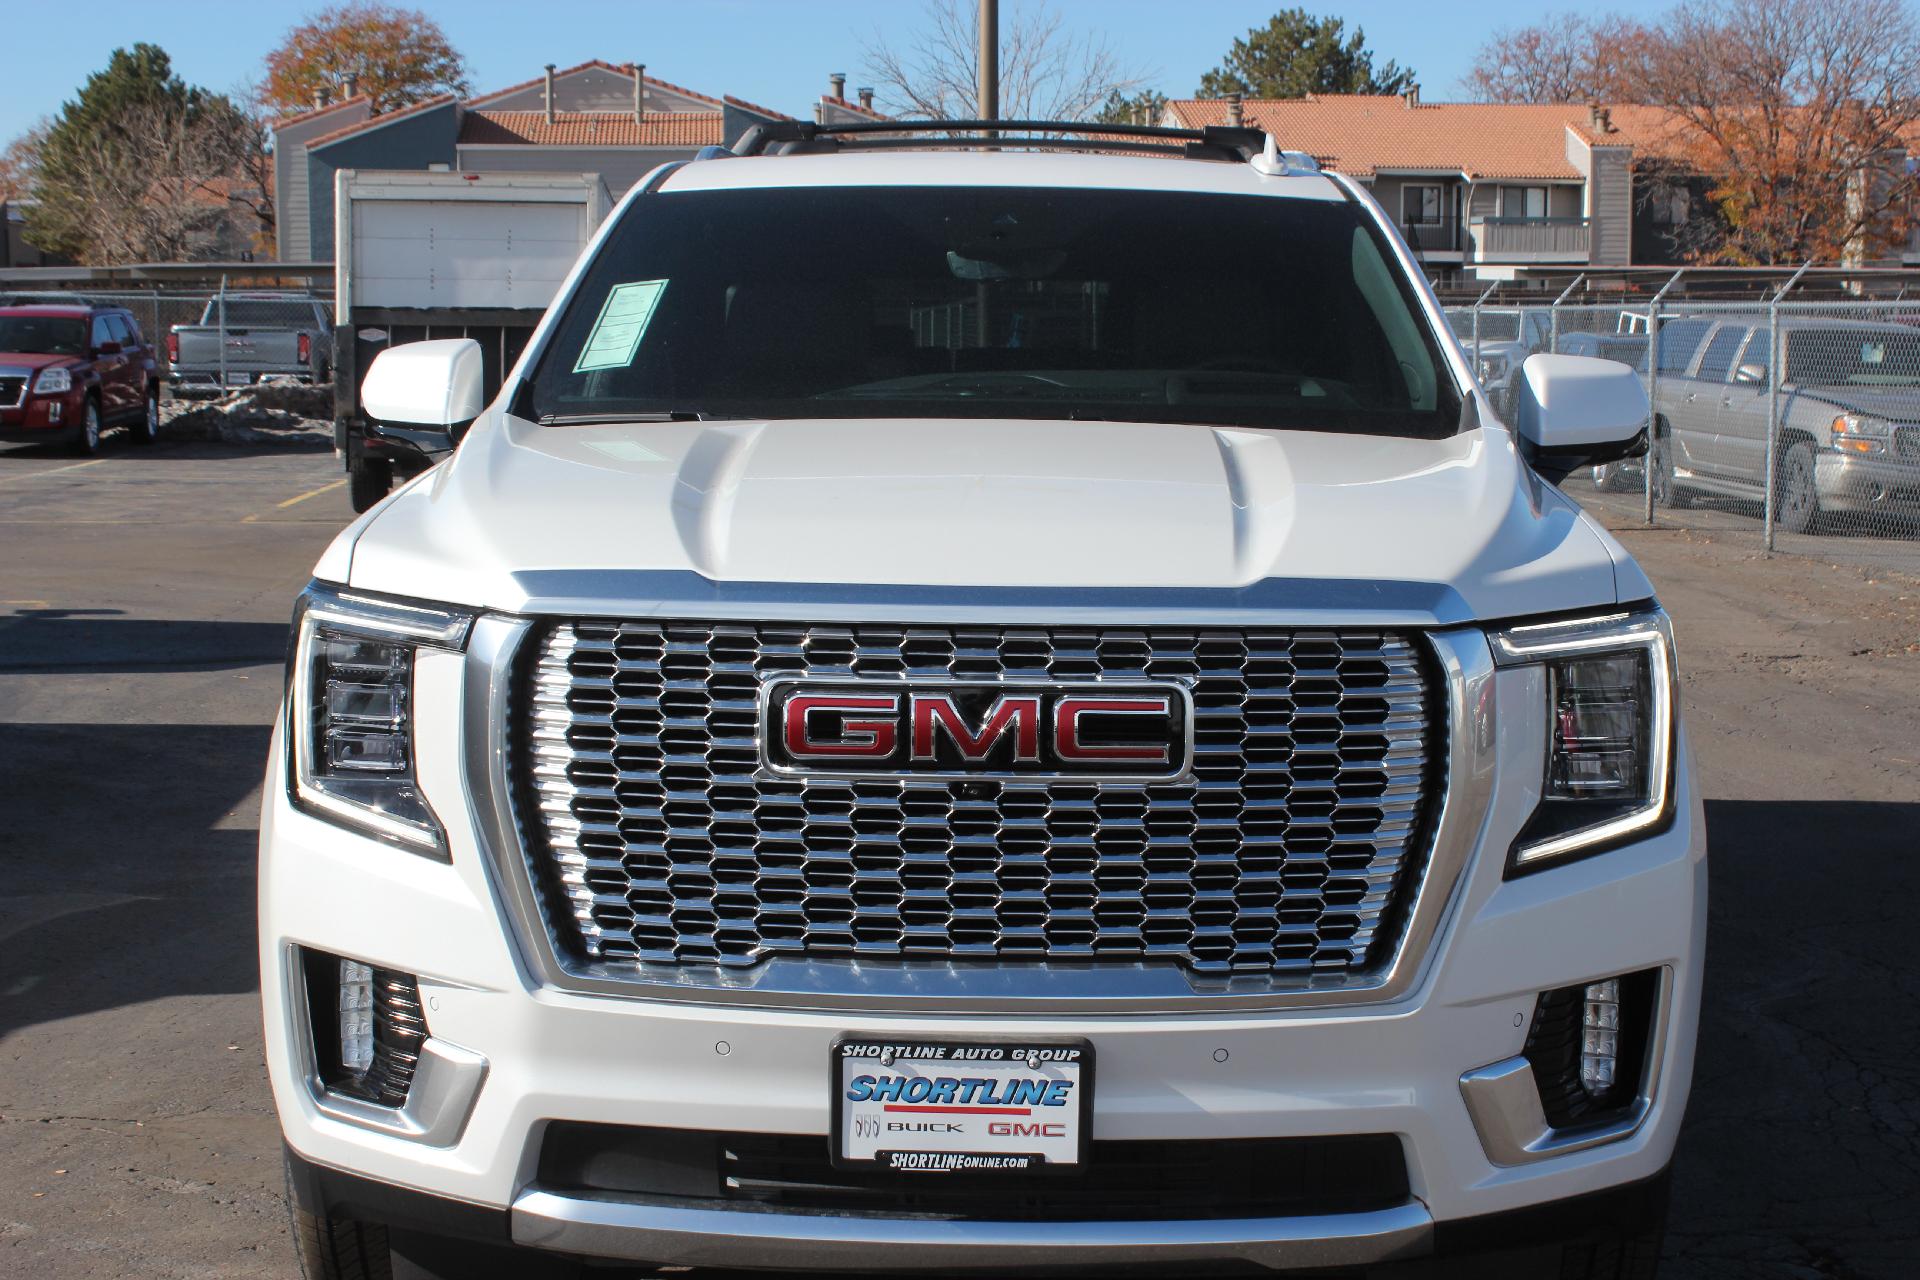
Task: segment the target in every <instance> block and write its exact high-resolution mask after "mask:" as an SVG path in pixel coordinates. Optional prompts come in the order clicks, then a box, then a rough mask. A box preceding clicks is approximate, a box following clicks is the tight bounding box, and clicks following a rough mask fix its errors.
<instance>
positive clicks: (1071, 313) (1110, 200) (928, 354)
mask: <svg viewBox="0 0 1920 1280" xmlns="http://www.w3.org/2000/svg"><path fill="white" fill-rule="evenodd" d="M1459 409H1460V406H1459V400H1458V398H1457V395H1456V393H1455V391H1454V388H1453V386H1452V384H1451V381H1450V380H1449V379H1448V377H1447V376H1446V373H1445V370H1444V367H1443V365H1442V363H1441V357H1440V352H1439V349H1438V347H1437V346H1436V344H1435V342H1434V340H1433V335H1432V334H1431V333H1430V332H1429V330H1428V328H1427V326H1426V324H1425V323H1424V321H1423V320H1422V318H1421V316H1420V313H1419V312H1418V310H1417V309H1416V306H1415V302H1414V294H1413V292H1412V288H1411V286H1410V284H1409V283H1408V281H1407V279H1406V277H1405V276H1404V274H1403V273H1402V272H1400V271H1399V270H1398V269H1397V267H1395V266H1394V265H1393V260H1392V257H1391V256H1390V254H1389V252H1388V250H1387V246H1386V245H1385V243H1384V242H1383V241H1382V240H1381V238H1380V236H1379V235H1378V233H1377V232H1376V230H1375V229H1374V228H1373V226H1372V225H1371V223H1370V221H1369V220H1368V219H1367V218H1366V217H1365V216H1364V214H1363V213H1362V211H1361V210H1360V208H1359V207H1358V206H1356V205H1353V204H1350V203H1347V202H1344V201H1341V202H1333V201H1313V200H1296V199H1275V198H1267V197H1259V196H1239V195H1195V194H1182V193H1167V192H1117V191H1077V190H1035V189H1027V188H1020V189H1005V188H977V187H962V188H925V187H909V188H897V187H886V188H865V189H862V188H833V189H822V188H800V189H771V190H767V189H756V190H743V191H709V192H688V193H680V194H662V195H655V196H647V197H643V198H642V199H640V200H638V201H636V202H635V203H634V205H632V206H631V208H630V209H629V211H628V213H627V214H626V215H625V216H624V218H623V220H622V222H621V225H620V226H619V227H617V228H616V229H615V230H614V232H613V234H612V236H611V237H610V239H609V240H608V242H607V244H606V246H605V247H604V249H603V250H602V251H601V252H600V254H599V255H598V256H597V257H596V258H595V260H594V262H593V264H592V266H591V268H590V269H589V270H588V272H587V274H586V276H585V278H584V280H583V281H582V283H581V286H580V288H579V290H578V291H577V292H576V293H575V295H574V296H573V298H572V299H571V300H570V301H569V302H568V303H567V306H566V309H565V311H564V313H563V314H562V315H561V317H560V319H559V321H558V324H557V327H556V329H555V331H554V334H553V339H552V341H551V342H550V343H549V344H548V346H547V348H546V351H545V353H544V354H543V355H542V357H541V360H540V363H539V366H538V367H537V369H536V370H535V372H534V379H533V385H532V388H531V390H530V391H529V392H526V393H523V397H522V399H521V400H520V401H519V402H518V403H517V411H519V412H522V413H524V414H528V415H530V416H533V417H536V418H539V419H541V420H543V421H547V422H578V421H590V420H595V419H605V418H607V417H610V416H612V417H618V416H621V415H650V414H675V415H680V414H688V415H692V414H698V415H701V416H715V417H757V418H758V417H765V418H824V417H849V416H858V417H921V418H927V417H943V418H945V417H973V418H1027V419H1033V418H1090V419H1118V420H1128V421H1148V422H1195V423H1218V424H1228V425H1246V426H1260V427H1301V428H1310V429H1327V430H1353V431H1374V432H1383V433H1394V434H1414V435H1430V436H1439V435H1446V434H1451V433H1452V432H1453V431H1455V430H1457V429H1458V423H1459Z"/></svg>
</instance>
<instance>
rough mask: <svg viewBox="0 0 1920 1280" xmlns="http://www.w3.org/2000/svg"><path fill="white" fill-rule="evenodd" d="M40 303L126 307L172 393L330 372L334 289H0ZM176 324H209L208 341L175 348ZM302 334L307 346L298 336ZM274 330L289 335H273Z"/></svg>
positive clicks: (13, 300)
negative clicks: (163, 370) (178, 372)
mask: <svg viewBox="0 0 1920 1280" xmlns="http://www.w3.org/2000/svg"><path fill="white" fill-rule="evenodd" d="M316 302H317V303H318V304H319V306H320V309H319V311H318V312H316V310H315V303H316ZM35 303H55V304H59V303H66V304H77V305H94V306H110V307H124V308H126V309H127V310H128V311H130V312H132V313H133V317H134V319H135V320H136V321H137V322H138V323H139V326H140V333H141V336H142V337H144V338H145V339H146V341H147V342H148V343H149V344H150V345H151V346H152V347H153V349H154V354H155V357H156V358H157V359H158V360H160V362H161V363H162V365H163V366H164V367H166V369H167V385H168V389H169V392H170V394H174V395H179V394H182V393H192V392H195V391H198V392H200V393H203V394H211V393H215V392H218V391H219V390H220V389H221V388H223V387H226V386H238V385H251V384H253V383H255V382H260V381H272V380H276V379H286V378H297V379H299V380H309V379H310V380H314V381H325V375H326V374H328V373H330V371H331V370H332V367H333V360H332V341H333V339H332V329H333V324H332V317H333V290H332V289H331V288H317V289H313V290H299V291H295V290H281V289H271V290H268V289H233V290H218V289H214V290H206V289H202V290H184V291H163V290H154V289H121V290H95V289H88V290H85V291H72V292H69V291H46V290H41V291H34V290H16V289H9V290H0V304H3V305H8V306H26V305H32V304H35ZM176 326H182V327H187V328H194V327H198V326H206V327H207V328H209V329H210V330H211V331H210V332H209V333H207V334H206V335H205V340H204V341H195V340H192V339H190V338H188V337H187V335H185V334H182V335H181V342H180V343H171V342H169V341H168V337H169V335H170V334H171V333H172V332H173V330H174V328H175V327H176ZM303 332H304V333H305V334H306V335H307V336H306V338H305V340H304V341H302V340H301V338H300V336H299V335H300V334H301V333H303ZM269 333H271V334H275V335H278V334H282V333H284V334H285V335H286V336H285V337H278V336H275V337H271V338H270V337H269V336H268V335H269ZM176 359H178V360H180V361H181V371H182V376H176V374H175V370H174V368H173V363H174V361H175V360H176ZM296 370H303V371H304V372H296Z"/></svg>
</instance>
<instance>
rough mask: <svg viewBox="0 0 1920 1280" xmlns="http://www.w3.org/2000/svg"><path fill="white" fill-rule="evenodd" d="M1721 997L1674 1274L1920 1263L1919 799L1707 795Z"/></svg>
mask: <svg viewBox="0 0 1920 1280" xmlns="http://www.w3.org/2000/svg"><path fill="white" fill-rule="evenodd" d="M1707 831H1708V844H1709V850H1710V853H1709V856H1710V859H1711V864H1712V891H1711V898H1712V905H1711V908H1710V915H1711V924H1710V927H1709V931H1708V957H1707V971H1706V994H1705V1000H1704V1007H1703V1012H1702V1017H1701V1025H1700V1044H1699V1054H1698V1059H1697V1063H1696V1068H1695V1072H1694V1082H1693V1094H1692V1101H1691V1102H1690V1104H1689V1107H1688V1112H1687V1124H1686V1129H1685V1131H1684V1133H1683V1136H1682V1138H1681V1143H1680V1151H1679V1156H1678V1160H1677V1163H1676V1166H1675V1177H1674V1200H1673V1216H1672V1223H1671V1234H1670V1238H1669V1241H1668V1253H1667V1257H1668V1266H1667V1268H1666V1269H1665V1270H1663V1271H1662V1273H1661V1274H1662V1275H1663V1276H1674V1277H1707V1276H1714V1277H1719V1276H1735V1275H1738V1276H1771V1275H1777V1276H1787V1275H1792V1276H1805V1275H1847V1276H1868V1275H1889V1276H1891V1275H1908V1274H1912V1272H1911V1271H1910V1270H1908V1268H1911V1267H1913V1266H1914V1265H1915V1260H1916V1259H1920V1216H1916V1215H1915V1214H1914V1213H1913V1206H1914V1205H1915V1204H1916V1203H1920V1157H1917V1156H1916V1151H1917V1149H1916V1146H1915V1134H1916V1132H1920V1065H1917V1064H1920V1018H1916V1017H1915V1015H1914V1010H1915V1009H1916V1008H1920V962H1917V961H1916V960H1915V947H1914V928H1913V923H1912V921H1913V903H1914V902H1915V901H1920V857H1916V856H1915V854H1916V852H1917V851H1920V803H1901V802H1885V803H1881V802H1846V801H1831V802H1823V801H1744V800H1742V801H1735V800H1721V801H1714V800H1709V801H1708V802H1707Z"/></svg>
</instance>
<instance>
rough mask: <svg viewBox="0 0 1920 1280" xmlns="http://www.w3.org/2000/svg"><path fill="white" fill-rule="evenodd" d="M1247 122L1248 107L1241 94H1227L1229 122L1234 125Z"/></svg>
mask: <svg viewBox="0 0 1920 1280" xmlns="http://www.w3.org/2000/svg"><path fill="white" fill-rule="evenodd" d="M1246 122H1247V108H1246V105H1245V104H1244V103H1242V102H1241V101H1240V95H1239V94H1237V93H1230V94H1228V95H1227V123H1228V124H1232V125H1241V124H1245V123H1246Z"/></svg>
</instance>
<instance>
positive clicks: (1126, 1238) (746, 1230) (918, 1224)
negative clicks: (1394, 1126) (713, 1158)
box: [512, 1187, 1433, 1272]
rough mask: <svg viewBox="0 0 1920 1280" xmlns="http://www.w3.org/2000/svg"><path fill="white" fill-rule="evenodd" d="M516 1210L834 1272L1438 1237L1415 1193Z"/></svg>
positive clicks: (562, 1243) (1307, 1251) (668, 1252)
mask: <svg viewBox="0 0 1920 1280" xmlns="http://www.w3.org/2000/svg"><path fill="white" fill-rule="evenodd" d="M512 1222H513V1241H514V1243H515V1244H519V1245H527V1246H530V1247H533V1248H539V1249H551V1250H557V1251H560V1252H565V1253H575V1254H586V1255H588V1256H591V1257H596V1258H618V1259H623V1260H628V1261H639V1262H662V1261H670V1262H672V1263H675V1264H676V1265H682V1266H695V1267H701V1266H716V1267H765V1268H779V1269H786V1268H789V1267H803V1268H809V1269H818V1270H823V1271H834V1272H853V1271H893V1270H896V1269H899V1268H912V1269H914V1270H942V1269H946V1268H954V1267H970V1268H980V1269H990V1270H991V1269H1000V1268H1013V1267H1033V1266H1048V1265H1053V1266H1089V1267H1091V1266H1108V1265H1114V1264H1121V1263H1134V1264H1141V1263H1146V1264H1171V1263H1181V1262H1212V1261H1232V1260H1239V1261H1242V1262H1250V1263H1254V1264H1256V1265H1259V1266H1265V1267H1272V1268H1275V1269H1279V1268H1283V1267H1284V1268H1298V1267H1340V1266H1364V1265H1368V1264H1371V1263H1378V1262H1386V1261H1390V1260H1393V1259H1398V1258H1409V1257H1418V1256H1420V1255H1422V1254H1426V1253H1429V1252H1431V1251H1432V1247H1433V1219H1432V1217H1431V1216H1430V1215H1429V1214H1428V1213H1427V1210H1426V1207H1425V1206H1424V1205H1421V1204H1418V1203H1415V1204H1405V1205H1401V1206H1399V1207H1397V1208H1393V1209H1381V1210H1377V1211H1374V1212H1372V1213H1350V1214H1324V1215H1317V1216H1309V1217H1298V1218H1229V1219H1223V1220H1220V1221H1206V1220H1200V1221H1192V1220H1187V1221H1173V1222H953V1221H939V1220H934V1219H924V1218H890V1217H877V1216H857V1215H842V1214H796V1213H779V1212H768V1211H754V1210H746V1209H704V1208H687V1207H685V1206H682V1205H673V1204H667V1203H664V1202H661V1201H657V1200H655V1201H647V1200H640V1199H627V1198H620V1199H614V1198H610V1197H608V1198H600V1197H584V1196H566V1195H559V1194H556V1193H554V1192H551V1191H543V1190H541V1189H539V1188H538V1187H534V1188H530V1189H529V1190H527V1191H525V1192H522V1193H521V1195H520V1196H519V1198H518V1199H516V1200H515V1201H514V1203H513V1210H512Z"/></svg>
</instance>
